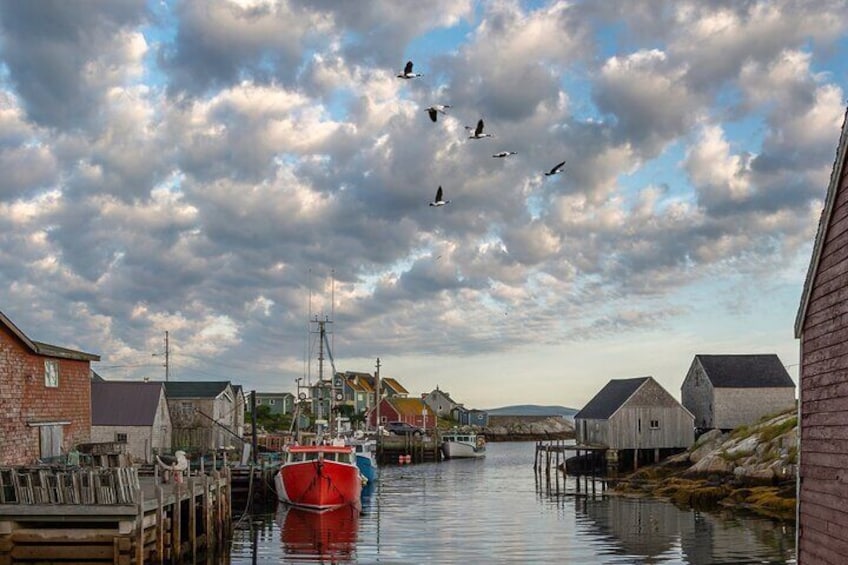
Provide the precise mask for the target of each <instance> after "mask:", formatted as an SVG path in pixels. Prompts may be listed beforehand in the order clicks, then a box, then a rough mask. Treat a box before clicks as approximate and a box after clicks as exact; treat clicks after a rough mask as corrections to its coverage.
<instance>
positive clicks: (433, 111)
mask: <svg viewBox="0 0 848 565" xmlns="http://www.w3.org/2000/svg"><path fill="white" fill-rule="evenodd" d="M445 108H450V104H433V105H432V106H430V107H429V108H427V113H428V114H430V119H431V120H433V121H434V122H435V121H436V118H438V117H439V112H441V113H442V114H445V115H447V112H445Z"/></svg>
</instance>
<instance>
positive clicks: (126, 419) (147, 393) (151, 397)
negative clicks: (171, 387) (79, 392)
mask: <svg viewBox="0 0 848 565" xmlns="http://www.w3.org/2000/svg"><path fill="white" fill-rule="evenodd" d="M161 392H162V383H139V382H129V381H102V382H98V381H94V382H92V383H91V425H92V426H152V425H153V422H154V420H155V418H156V410H157V409H158V408H159V395H160V394H161Z"/></svg>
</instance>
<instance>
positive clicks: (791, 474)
mask: <svg viewBox="0 0 848 565" xmlns="http://www.w3.org/2000/svg"><path fill="white" fill-rule="evenodd" d="M797 423H798V421H797V415H796V413H795V411H794V410H793V411H790V412H785V413H782V414H778V415H775V416H772V417H769V418H765V419H763V420H762V421H760V422H758V423H757V424H756V425H753V426H748V427H742V428H738V429H736V430H734V431H733V432H730V433H724V434H723V433H721V432H720V431H718V430H714V431H711V432H708V433H706V434H704V435H702V436H701V437H700V438H698V441H697V442H696V443H695V445H694V446H692V448H691V449H689V450H688V451H686V452H684V453H681V454H679V455H676V456H674V457H671V458H669V459H667V460H665V461H663V462H662V463H659V464H657V465H652V466H649V467H644V468H642V469H640V470H639V471H637V472H635V473H633V474H631V475H628V476H627V477H625V478H623V479H620V480H618V481H617V483H616V484H615V485H614V486H613V492H617V493H620V494H628V495H648V496H657V497H661V498H665V499H668V500H671V501H673V502H675V503H677V504H680V505H687V506H691V507H696V508H701V509H707V508H710V507H716V506H728V507H734V508H744V509H747V510H750V511H753V512H756V513H758V514H762V515H766V516H769V517H772V518H779V519H784V520H795V477H796V474H797V469H798V426H797Z"/></svg>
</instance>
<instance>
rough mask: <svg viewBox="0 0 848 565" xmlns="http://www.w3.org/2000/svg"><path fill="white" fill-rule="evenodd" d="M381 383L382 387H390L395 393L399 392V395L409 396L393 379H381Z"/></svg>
mask: <svg viewBox="0 0 848 565" xmlns="http://www.w3.org/2000/svg"><path fill="white" fill-rule="evenodd" d="M382 382H383V385H384V386H390V387H392V388H393V389H394V390H395V391H396V392H399V393H401V394H409V391H408V390H406V389H405V388H403V386H401V384H400V383H399V382H397V381H396V380H395V379H393V378H391V377H386V378H385V379H382Z"/></svg>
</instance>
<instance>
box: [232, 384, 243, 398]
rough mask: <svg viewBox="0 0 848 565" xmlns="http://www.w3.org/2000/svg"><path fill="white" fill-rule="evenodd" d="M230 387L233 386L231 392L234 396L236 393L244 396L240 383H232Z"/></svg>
mask: <svg viewBox="0 0 848 565" xmlns="http://www.w3.org/2000/svg"><path fill="white" fill-rule="evenodd" d="M232 387H233V394H235V395H236V396H238V395H242V396H244V391H243V390H242V386H241V385H232Z"/></svg>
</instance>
